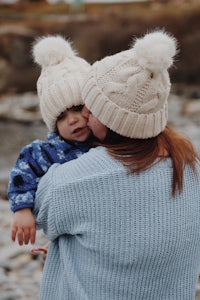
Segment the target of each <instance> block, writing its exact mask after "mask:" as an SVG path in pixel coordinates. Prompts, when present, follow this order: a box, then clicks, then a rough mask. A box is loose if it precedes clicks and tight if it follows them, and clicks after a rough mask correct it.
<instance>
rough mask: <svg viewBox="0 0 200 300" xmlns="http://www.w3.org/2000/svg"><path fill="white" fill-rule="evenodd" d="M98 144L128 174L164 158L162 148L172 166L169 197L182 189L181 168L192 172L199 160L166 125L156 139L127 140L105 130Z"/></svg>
mask: <svg viewBox="0 0 200 300" xmlns="http://www.w3.org/2000/svg"><path fill="white" fill-rule="evenodd" d="M102 145H103V146H104V147H106V148H107V151H108V153H109V154H110V155H111V156H112V157H113V158H115V159H117V160H119V161H121V162H122V164H123V165H125V166H126V167H128V169H129V171H130V172H137V173H140V172H142V171H143V170H146V169H148V168H149V167H150V166H151V165H152V164H153V163H155V161H156V160H157V159H158V161H159V160H163V159H165V158H166V156H165V155H163V156H162V154H161V153H162V151H161V149H164V150H165V152H166V153H167V156H168V157H170V158H171V159H172V163H173V182H172V194H173V196H175V194H176V192H177V191H179V192H181V191H182V189H183V174H184V168H185V166H186V165H189V166H190V167H191V169H192V170H193V171H194V172H195V162H196V161H197V159H199V156H198V154H197V152H196V151H195V149H194V147H193V145H192V143H191V142H190V141H189V140H187V139H186V138H184V137H182V136H181V135H179V134H178V133H176V132H175V131H174V130H173V129H172V128H170V127H169V126H166V128H165V130H164V131H163V132H161V133H160V134H159V135H158V136H156V137H153V138H149V139H130V138H127V137H123V136H120V135H118V134H116V133H115V132H113V131H111V130H108V134H107V137H106V139H105V141H104V142H103V143H102Z"/></svg>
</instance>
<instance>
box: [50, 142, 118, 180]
mask: <svg viewBox="0 0 200 300" xmlns="http://www.w3.org/2000/svg"><path fill="white" fill-rule="evenodd" d="M119 168H122V169H123V166H122V165H121V163H120V162H118V161H116V160H114V159H113V158H112V157H111V156H110V155H109V154H108V153H107V151H106V149H105V148H104V147H96V148H92V149H90V150H89V151H88V152H87V153H84V154H82V155H81V156H80V157H79V158H77V159H74V160H71V161H69V162H67V163H64V164H62V165H56V166H54V171H53V177H54V180H55V181H56V184H59V183H61V182H62V181H65V182H72V181H74V180H81V179H82V180H83V179H85V178H89V177H92V176H100V175H101V174H106V173H108V172H112V171H114V170H116V169H119Z"/></svg>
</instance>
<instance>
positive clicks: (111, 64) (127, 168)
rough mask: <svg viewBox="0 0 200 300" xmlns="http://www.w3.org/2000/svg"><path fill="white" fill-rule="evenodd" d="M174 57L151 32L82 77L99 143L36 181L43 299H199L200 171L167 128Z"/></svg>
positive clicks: (172, 45) (172, 46)
mask: <svg viewBox="0 0 200 300" xmlns="http://www.w3.org/2000/svg"><path fill="white" fill-rule="evenodd" d="M175 53H176V41H175V39H174V38H173V37H171V36H170V35H168V34H167V33H165V32H162V31H158V32H153V33H149V34H147V35H145V36H144V37H143V38H141V39H138V40H136V42H135V43H134V45H133V47H132V48H131V49H130V50H128V51H123V52H121V53H118V54H116V55H113V56H110V57H106V58H104V59H102V60H101V61H99V62H96V63H95V64H94V65H93V66H92V69H91V70H90V72H89V74H88V75H87V78H86V80H85V84H84V85H83V90H82V96H83V100H84V101H85V105H86V109H85V111H84V116H87V117H88V126H89V127H90V128H91V130H92V131H93V134H94V135H95V136H96V137H97V138H98V139H99V140H100V141H101V143H100V145H101V146H100V147H96V148H94V149H91V150H90V151H89V152H88V153H86V154H84V155H82V156H81V157H80V158H78V159H76V160H74V161H71V162H69V163H67V164H64V165H62V166H58V165H54V166H53V167H51V169H50V170H49V171H48V173H47V174H46V175H45V176H44V177H43V178H42V179H41V182H40V185H39V188H38V192H37V198H36V208H35V212H34V213H35V215H36V221H37V224H38V228H43V230H44V232H45V233H46V235H47V237H48V238H49V239H50V240H51V241H52V243H51V246H50V249H49V252H48V255H47V260H46V262H45V268H44V274H43V280H42V284H41V298H40V299H42V300H46V299H52V300H53V299H64V300H67V299H69V300H72V299H74V300H78V299H81V300H86V299H87V300H91V299H92V300H94V299H95V300H99V299H101V300H116V299H120V300H130V299H131V300H133V299H134V300H141V299H147V300H151V299H152V300H158V299H159V300H161V299H162V300H163V299H170V300H190V299H195V287H196V282H197V278H198V271H199V268H200V251H199V249H200V230H199V228H200V201H199V200H200V184H199V180H200V179H199V175H200V165H199V161H198V156H197V154H196V153H195V151H194V149H193V147H192V145H191V143H190V142H189V141H187V140H185V139H184V138H182V137H181V136H179V135H178V134H176V133H175V132H174V131H173V130H172V129H170V128H169V127H168V126H167V98H168V95H169V91H170V80H169V76H168V72H167V69H168V68H169V67H170V66H171V65H172V62H173V57H174V55H175Z"/></svg>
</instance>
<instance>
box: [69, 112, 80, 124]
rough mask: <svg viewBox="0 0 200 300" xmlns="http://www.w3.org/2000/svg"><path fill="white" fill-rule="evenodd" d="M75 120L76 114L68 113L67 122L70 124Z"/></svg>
mask: <svg viewBox="0 0 200 300" xmlns="http://www.w3.org/2000/svg"><path fill="white" fill-rule="evenodd" d="M77 121H78V116H77V115H76V114H74V113H70V114H69V115H68V122H69V124H70V125H72V124H74V123H76V122H77Z"/></svg>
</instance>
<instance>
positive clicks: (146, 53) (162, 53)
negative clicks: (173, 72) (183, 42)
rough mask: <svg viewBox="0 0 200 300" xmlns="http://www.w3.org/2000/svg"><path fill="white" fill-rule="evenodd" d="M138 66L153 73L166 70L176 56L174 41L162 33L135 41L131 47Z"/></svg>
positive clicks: (153, 33)
mask: <svg viewBox="0 0 200 300" xmlns="http://www.w3.org/2000/svg"><path fill="white" fill-rule="evenodd" d="M133 46H134V48H133V50H134V54H135V58H136V59H137V61H138V64H139V65H140V66H141V67H142V68H144V69H148V70H150V71H152V72H154V73H156V72H161V71H163V70H167V69H168V68H169V67H170V66H171V65H172V64H173V58H174V56H175V54H176V39H175V38H174V37H172V36H170V35H169V34H167V33H165V32H164V31H156V32H152V33H149V34H146V35H145V36H144V37H143V38H140V39H137V40H136V42H135V45H133Z"/></svg>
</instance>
